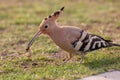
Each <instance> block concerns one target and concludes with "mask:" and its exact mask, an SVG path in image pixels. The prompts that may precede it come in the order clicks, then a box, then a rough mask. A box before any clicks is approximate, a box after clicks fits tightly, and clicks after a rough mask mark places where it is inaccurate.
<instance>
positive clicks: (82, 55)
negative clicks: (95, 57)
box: [80, 53, 86, 63]
mask: <svg viewBox="0 0 120 80" xmlns="http://www.w3.org/2000/svg"><path fill="white" fill-rule="evenodd" d="M85 59H86V57H85V54H84V53H82V54H81V60H80V63H84V60H85Z"/></svg>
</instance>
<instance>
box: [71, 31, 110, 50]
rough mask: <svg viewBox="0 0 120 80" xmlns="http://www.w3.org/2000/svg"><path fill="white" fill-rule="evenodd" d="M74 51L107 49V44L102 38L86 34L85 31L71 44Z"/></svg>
mask: <svg viewBox="0 0 120 80" xmlns="http://www.w3.org/2000/svg"><path fill="white" fill-rule="evenodd" d="M72 46H73V48H74V49H75V50H76V51H82V52H88V51H93V50H97V49H100V48H104V47H109V42H107V40H104V39H103V38H102V37H100V36H97V35H93V34H88V33H86V32H85V31H82V32H81V37H80V38H79V39H78V40H76V41H74V42H73V43H72Z"/></svg>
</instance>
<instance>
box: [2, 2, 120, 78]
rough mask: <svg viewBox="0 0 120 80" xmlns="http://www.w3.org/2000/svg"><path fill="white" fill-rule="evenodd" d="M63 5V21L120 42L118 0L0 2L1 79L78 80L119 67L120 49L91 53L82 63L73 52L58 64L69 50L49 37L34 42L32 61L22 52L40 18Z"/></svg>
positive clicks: (43, 36)
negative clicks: (69, 58)
mask: <svg viewBox="0 0 120 80" xmlns="http://www.w3.org/2000/svg"><path fill="white" fill-rule="evenodd" d="M62 6H65V10H64V12H63V14H62V15H61V16H60V18H59V20H58V22H59V25H71V26H77V27H79V28H81V29H84V30H86V31H87V32H89V33H93V34H97V35H100V36H103V38H105V39H110V40H113V41H114V42H115V43H118V44H120V11H119V10H120V1H119V0H96V1H95V0H65V1H62V0H59V1H58V0H52V1H49V0H34V1H33V0H10V1H9V0H0V79H1V80H74V79H78V78H83V77H86V76H90V75H93V74H98V73H101V72H106V71H109V70H113V69H114V70H120V47H112V48H106V49H100V50H97V51H93V52H89V53H88V55H87V58H88V61H85V63H84V64H80V63H79V62H80V56H75V57H74V58H73V59H72V60H70V61H69V62H68V63H66V64H65V65H61V66H58V65H56V64H59V63H61V62H62V61H63V60H64V58H65V57H66V52H64V51H62V50H61V49H60V48H58V47H57V46H56V45H55V44H54V42H53V41H52V40H51V39H50V38H49V37H48V36H46V35H42V36H40V37H39V38H38V39H37V40H36V41H35V43H34V44H33V45H32V47H31V49H32V58H31V59H28V58H26V57H25V56H24V54H25V48H26V45H27V44H28V42H29V41H30V39H31V38H32V37H33V35H34V33H35V32H36V31H37V29H38V26H39V24H40V22H41V21H42V19H43V18H45V17H47V16H48V15H50V14H51V13H52V12H53V11H55V10H58V9H59V8H61V7H62Z"/></svg>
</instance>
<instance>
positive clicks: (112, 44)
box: [109, 43, 120, 47]
mask: <svg viewBox="0 0 120 80" xmlns="http://www.w3.org/2000/svg"><path fill="white" fill-rule="evenodd" d="M109 44H110V46H119V47H120V44H115V43H109Z"/></svg>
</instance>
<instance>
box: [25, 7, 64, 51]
mask: <svg viewBox="0 0 120 80" xmlns="http://www.w3.org/2000/svg"><path fill="white" fill-rule="evenodd" d="M63 10H64V7H62V8H61V9H60V10H58V11H56V12H54V13H53V14H51V15H50V16H48V17H47V18H44V19H43V20H42V22H41V24H40V25H39V30H38V32H36V34H35V35H34V37H33V38H32V39H31V41H30V42H29V43H28V45H27V48H26V50H29V48H30V47H31V45H32V43H33V42H34V41H35V39H36V38H37V37H38V36H39V35H40V34H42V33H43V34H49V33H50V32H51V31H52V30H53V29H54V28H55V26H56V20H57V18H58V17H59V16H60V14H61V13H62V11H63Z"/></svg>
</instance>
